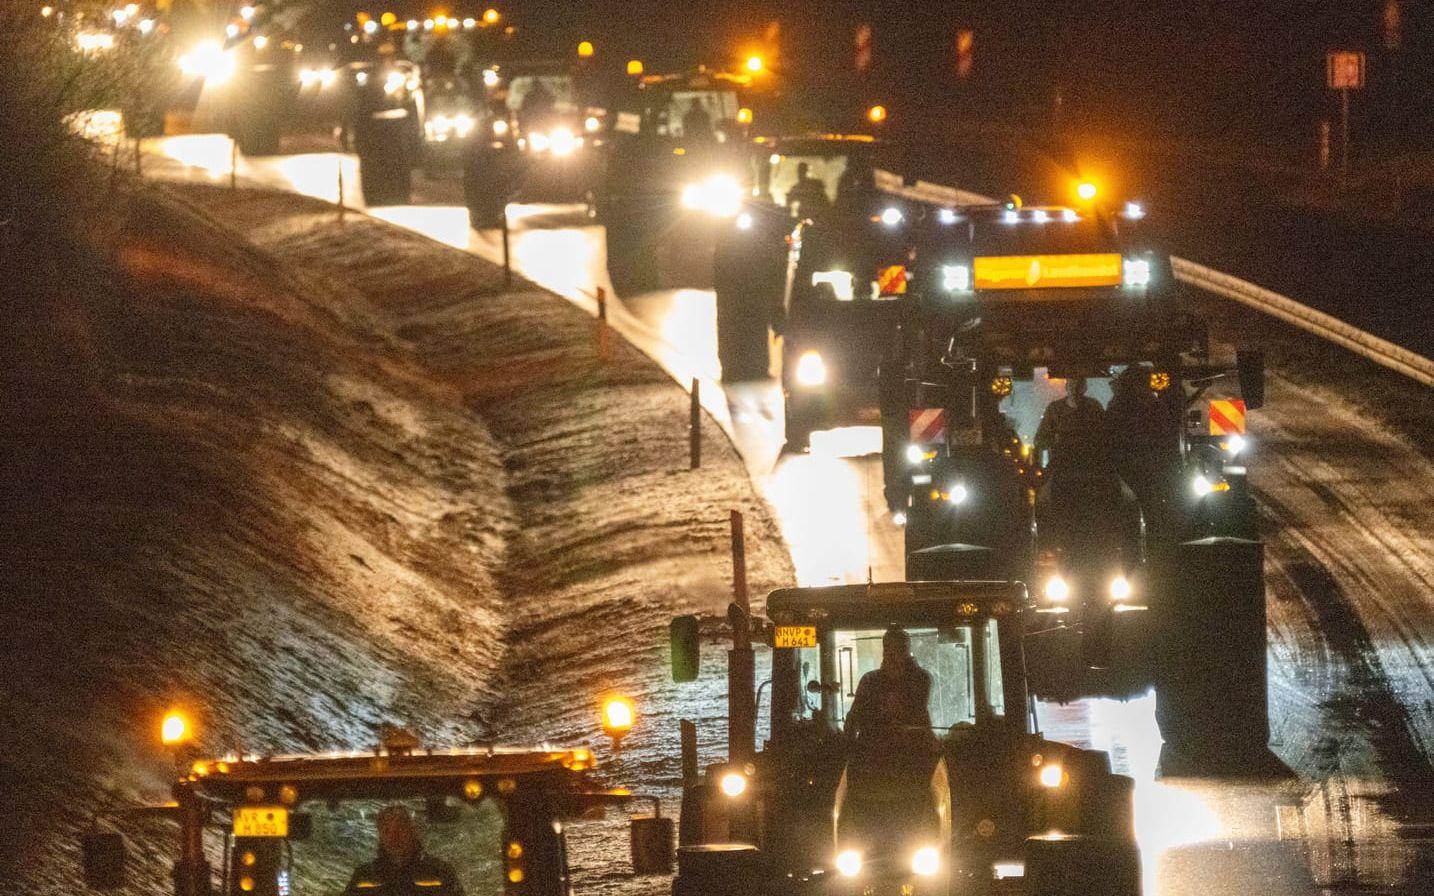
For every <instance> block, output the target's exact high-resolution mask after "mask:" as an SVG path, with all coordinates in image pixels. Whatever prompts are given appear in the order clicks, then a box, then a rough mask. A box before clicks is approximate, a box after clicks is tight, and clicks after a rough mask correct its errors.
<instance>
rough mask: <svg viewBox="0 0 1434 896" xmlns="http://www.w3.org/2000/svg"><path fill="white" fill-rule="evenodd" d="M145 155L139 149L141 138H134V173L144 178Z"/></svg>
mask: <svg viewBox="0 0 1434 896" xmlns="http://www.w3.org/2000/svg"><path fill="white" fill-rule="evenodd" d="M142 159H143V153H141V152H140V149H139V138H138V137H136V138H134V173H135V175H136V176H137V177H144V164H143V162H142V161H141V160H142Z"/></svg>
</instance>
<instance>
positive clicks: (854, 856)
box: [836, 849, 861, 877]
mask: <svg viewBox="0 0 1434 896" xmlns="http://www.w3.org/2000/svg"><path fill="white" fill-rule="evenodd" d="M836 869H837V873H839V874H840V875H841V876H842V877H856V876H857V875H858V874H860V873H861V853H859V852H857V851H856V850H854V849H843V850H842V851H841V852H839V853H837V857H836Z"/></svg>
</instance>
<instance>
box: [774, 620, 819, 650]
mask: <svg viewBox="0 0 1434 896" xmlns="http://www.w3.org/2000/svg"><path fill="white" fill-rule="evenodd" d="M772 646H773V647H815V646H817V627H816V626H815V625H779V626H777V630H776V631H775V632H773V633H772Z"/></svg>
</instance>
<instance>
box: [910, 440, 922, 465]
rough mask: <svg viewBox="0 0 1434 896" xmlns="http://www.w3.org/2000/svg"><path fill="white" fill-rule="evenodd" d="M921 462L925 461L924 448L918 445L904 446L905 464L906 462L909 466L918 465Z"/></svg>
mask: <svg viewBox="0 0 1434 896" xmlns="http://www.w3.org/2000/svg"><path fill="white" fill-rule="evenodd" d="M923 460H926V449H925V448H922V447H921V446H920V445H907V446H906V462H907V463H909V464H919V463H921V462H922V461H923Z"/></svg>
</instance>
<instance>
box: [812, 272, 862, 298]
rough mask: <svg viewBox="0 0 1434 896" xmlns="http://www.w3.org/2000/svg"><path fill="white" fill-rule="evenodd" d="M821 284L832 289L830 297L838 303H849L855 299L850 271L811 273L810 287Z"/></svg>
mask: <svg viewBox="0 0 1434 896" xmlns="http://www.w3.org/2000/svg"><path fill="white" fill-rule="evenodd" d="M823 283H825V284H826V285H828V286H830V287H831V288H832V295H834V296H836V299H837V301H839V302H850V301H851V300H852V299H854V298H855V297H856V291H855V290H854V289H853V281H852V276H851V271H812V285H813V286H821V285H822V284H823Z"/></svg>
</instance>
